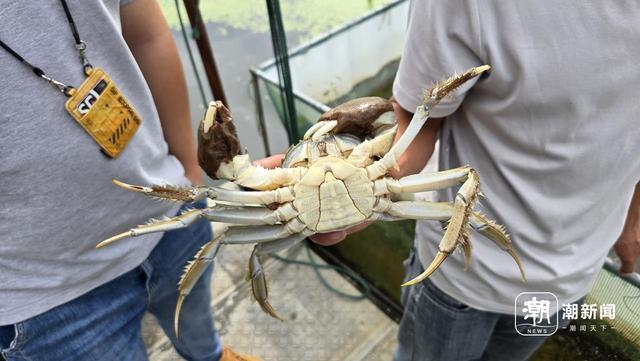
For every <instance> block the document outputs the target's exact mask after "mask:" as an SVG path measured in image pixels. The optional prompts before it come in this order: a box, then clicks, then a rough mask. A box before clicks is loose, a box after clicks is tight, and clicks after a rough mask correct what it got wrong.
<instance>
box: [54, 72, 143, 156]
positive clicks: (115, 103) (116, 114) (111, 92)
mask: <svg viewBox="0 0 640 361" xmlns="http://www.w3.org/2000/svg"><path fill="white" fill-rule="evenodd" d="M65 108H66V109H67V111H68V112H69V114H71V116H72V117H73V119H75V120H76V121H77V122H78V123H79V124H80V125H81V126H82V127H83V128H84V129H85V130H86V131H87V133H89V135H91V137H92V138H93V139H94V140H95V141H96V143H98V145H100V148H102V150H103V152H104V153H105V154H107V155H108V156H109V157H111V158H116V157H118V155H120V153H121V152H122V151H123V150H124V148H125V147H126V146H127V144H128V143H129V141H130V140H131V138H132V137H133V135H134V134H135V133H136V130H138V127H139V126H140V121H141V120H140V116H138V113H136V111H135V109H133V107H132V106H131V104H129V102H128V101H127V99H126V98H125V97H124V95H122V94H121V93H120V91H119V90H118V88H117V87H116V86H115V84H114V83H113V81H112V80H111V78H109V77H108V76H107V75H106V74H105V73H104V71H103V70H102V69H100V68H94V69H92V71H91V73H90V74H89V77H87V79H86V80H85V81H84V82H83V83H82V84H81V85H80V87H78V89H76V90H75V91H74V92H73V93H72V95H71V98H69V100H67V102H66V103H65Z"/></svg>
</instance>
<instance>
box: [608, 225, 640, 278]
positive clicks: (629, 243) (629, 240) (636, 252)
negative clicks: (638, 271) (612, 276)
mask: <svg viewBox="0 0 640 361" xmlns="http://www.w3.org/2000/svg"><path fill="white" fill-rule="evenodd" d="M613 248H614V250H615V252H616V254H617V255H618V258H620V270H619V271H618V272H620V273H621V274H626V273H633V272H635V268H636V262H637V260H638V257H640V242H638V241H636V239H635V237H633V236H628V234H622V235H621V236H620V238H619V239H618V242H616V244H615V245H614V247H613Z"/></svg>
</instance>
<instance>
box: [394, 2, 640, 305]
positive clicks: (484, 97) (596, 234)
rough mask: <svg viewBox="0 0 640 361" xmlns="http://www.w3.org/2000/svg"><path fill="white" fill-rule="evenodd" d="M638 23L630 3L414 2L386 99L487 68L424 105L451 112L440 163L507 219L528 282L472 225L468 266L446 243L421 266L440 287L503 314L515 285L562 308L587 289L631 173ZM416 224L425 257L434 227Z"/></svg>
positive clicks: (638, 9)
mask: <svg viewBox="0 0 640 361" xmlns="http://www.w3.org/2000/svg"><path fill="white" fill-rule="evenodd" d="M638 19H640V3H639V2H638V1H637V0H620V1H571V0H562V1H557V0H553V1H551V0H545V1H478V0H476V1H467V0H447V1H435V0H421V1H414V2H413V4H412V12H411V16H410V25H409V28H408V40H407V43H406V46H405V50H404V54H403V57H402V61H401V63H400V69H399V72H398V75H397V78H396V81H395V84H394V95H395V97H396V98H397V100H398V102H399V103H400V104H401V105H402V106H403V107H404V108H406V109H408V110H414V109H415V108H416V106H417V105H418V104H420V100H421V99H420V97H421V94H422V91H423V90H424V89H425V88H428V87H429V86H430V85H431V84H432V83H433V82H435V81H438V80H440V79H441V78H442V77H443V76H446V75H449V74H451V73H453V72H455V71H463V70H466V69H467V68H470V67H472V66H477V65H480V64H490V65H492V67H493V68H492V70H491V74H490V75H489V76H488V77H487V78H485V79H481V80H476V83H475V85H474V86H473V87H471V89H469V88H470V87H465V88H464V89H461V91H460V92H458V93H457V94H456V96H454V97H451V98H448V99H446V101H445V102H444V103H443V104H442V105H440V106H439V107H437V108H435V109H434V110H433V111H432V116H433V117H447V119H446V121H445V123H444V125H443V128H442V129H441V133H440V142H441V143H440V144H441V149H440V159H439V166H440V169H443V170H444V169H450V168H454V167H457V166H459V165H462V164H470V165H471V166H472V167H474V168H475V169H477V170H478V172H479V175H480V180H481V183H482V184H481V189H482V192H483V193H484V194H485V195H486V198H481V199H480V204H479V205H478V206H477V209H480V210H482V211H484V212H486V213H487V214H488V215H489V216H490V217H491V218H494V219H496V220H498V221H499V222H500V223H503V224H505V225H506V226H507V228H508V230H509V232H510V233H511V236H512V238H513V242H514V244H515V248H516V249H517V252H518V253H519V254H520V256H521V257H522V261H523V263H524V267H525V271H526V274H527V278H528V283H522V282H521V281H520V277H519V274H518V269H517V267H516V265H515V263H514V262H513V260H511V258H510V257H509V255H508V254H506V253H504V252H503V251H501V250H500V249H499V248H498V247H497V246H496V245H494V244H493V243H492V242H490V241H489V240H487V239H486V238H484V237H482V236H480V235H478V234H477V233H475V232H474V233H473V234H472V241H473V247H474V248H473V257H472V258H473V260H472V264H471V266H470V269H469V270H468V271H467V272H465V271H463V268H464V262H463V257H462V255H461V254H460V253H455V254H454V255H452V256H451V257H449V259H448V260H447V261H446V262H445V263H444V264H443V265H442V266H441V267H440V269H439V270H438V271H437V272H436V273H435V274H433V275H432V276H431V278H432V280H433V282H434V283H435V284H436V285H437V286H438V287H439V288H440V289H442V290H443V291H444V292H445V293H447V294H449V295H451V296H454V297H455V298H457V299H459V300H461V301H462V302H464V303H466V304H468V305H470V306H472V307H474V308H477V309H481V310H487V311H493V312H500V313H513V311H514V300H515V297H516V295H517V294H518V293H520V292H525V291H548V292H553V293H554V294H555V295H556V296H557V297H558V300H559V303H560V304H561V305H562V303H568V302H573V301H575V300H577V299H578V298H580V297H582V296H584V295H585V294H586V293H587V292H588V291H589V289H590V288H591V286H592V284H593V282H594V280H595V277H596V275H597V273H598V271H599V270H600V267H601V266H602V263H603V260H604V258H605V255H606V254H607V252H608V251H609V249H610V247H611V246H612V245H613V243H614V242H615V240H616V239H617V236H618V235H619V233H620V231H621V229H622V226H623V223H624V220H625V216H626V210H627V207H628V205H629V202H630V199H631V195H632V193H633V189H634V186H635V184H636V183H637V182H638V181H639V180H640V156H639V154H640V142H639V141H638V140H639V139H640V127H639V126H638V114H640V101H639V99H640V66H638V59H640V46H639V44H640V21H638ZM463 100H464V101H463ZM452 196H453V190H452V189H447V190H444V191H441V192H439V193H438V198H439V199H440V200H443V201H451V200H452V199H453V198H452ZM416 233H417V235H416V243H417V248H418V253H419V257H420V260H421V262H422V263H423V264H429V263H430V262H431V260H432V259H433V257H434V255H435V253H436V251H437V243H438V242H439V241H440V239H441V237H442V232H441V228H440V224H438V223H437V222H419V223H418V226H417V232H416ZM519 312H521V311H519Z"/></svg>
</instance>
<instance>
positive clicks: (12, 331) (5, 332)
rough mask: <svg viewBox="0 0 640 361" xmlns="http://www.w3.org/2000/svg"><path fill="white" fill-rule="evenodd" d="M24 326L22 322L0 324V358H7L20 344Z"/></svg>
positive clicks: (22, 339)
mask: <svg viewBox="0 0 640 361" xmlns="http://www.w3.org/2000/svg"><path fill="white" fill-rule="evenodd" d="M23 341H24V326H23V323H22V322H19V323H16V324H14V325H7V326H0V360H3V361H5V360H9V359H10V357H11V356H12V355H14V354H15V353H16V352H17V351H18V350H19V349H20V347H21V346H22V343H23Z"/></svg>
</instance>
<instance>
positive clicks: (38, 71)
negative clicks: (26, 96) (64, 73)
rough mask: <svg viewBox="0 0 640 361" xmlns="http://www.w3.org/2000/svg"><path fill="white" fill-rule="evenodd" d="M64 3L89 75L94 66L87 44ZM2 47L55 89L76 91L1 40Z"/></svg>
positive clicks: (64, 0)
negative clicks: (88, 54)
mask: <svg viewBox="0 0 640 361" xmlns="http://www.w3.org/2000/svg"><path fill="white" fill-rule="evenodd" d="M60 2H61V3H62V8H63V9H64V13H65V15H66V16H67V20H68V21H69V26H70V27H71V33H72V34H73V38H74V40H75V46H76V50H77V51H78V54H79V56H80V60H81V62H82V68H83V70H84V73H85V75H89V73H90V72H91V70H92V69H93V66H92V65H91V63H89V59H87V56H86V50H87V44H86V43H85V42H84V41H82V39H80V34H79V33H78V28H77V27H76V24H75V22H74V21H73V16H71V11H69V6H68V5H67V1H66V0H60ZM0 47H2V48H3V49H4V50H6V51H7V52H9V54H11V55H12V56H13V57H14V58H16V59H18V60H19V61H20V62H21V63H23V64H24V65H26V66H28V67H29V68H31V71H33V73H34V74H36V75H37V76H39V77H41V78H42V79H44V80H46V81H47V82H49V84H51V85H52V86H53V87H54V88H56V89H58V90H59V91H61V92H63V93H64V94H66V95H69V96H70V95H71V91H72V90H73V89H74V88H73V87H72V86H69V85H65V84H64V83H61V82H59V81H57V80H55V79H53V78H51V77H49V76H47V75H46V74H45V72H44V71H43V70H42V69H40V68H38V67H37V66H35V65H33V64H31V63H30V62H28V61H27V60H26V59H25V58H23V57H22V56H21V55H20V54H18V53H17V52H16V51H15V50H13V49H11V47H9V46H8V45H7V44H5V43H4V42H3V41H2V40H0Z"/></svg>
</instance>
